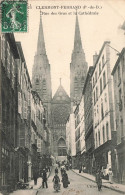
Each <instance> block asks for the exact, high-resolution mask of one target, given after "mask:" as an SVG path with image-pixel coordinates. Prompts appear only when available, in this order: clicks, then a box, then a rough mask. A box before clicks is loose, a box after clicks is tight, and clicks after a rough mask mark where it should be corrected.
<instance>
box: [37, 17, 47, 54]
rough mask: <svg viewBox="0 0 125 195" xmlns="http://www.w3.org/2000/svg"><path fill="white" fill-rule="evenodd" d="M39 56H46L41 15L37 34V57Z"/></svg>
mask: <svg viewBox="0 0 125 195" xmlns="http://www.w3.org/2000/svg"><path fill="white" fill-rule="evenodd" d="M40 54H46V49H45V41H44V33H43V25H42V16H41V14H40V24H39V34H38V42H37V55H40Z"/></svg>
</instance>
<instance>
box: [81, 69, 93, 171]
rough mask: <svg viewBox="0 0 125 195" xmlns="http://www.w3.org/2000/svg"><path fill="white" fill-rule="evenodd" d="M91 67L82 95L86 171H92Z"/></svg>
mask: <svg viewBox="0 0 125 195" xmlns="http://www.w3.org/2000/svg"><path fill="white" fill-rule="evenodd" d="M92 72H93V67H92V66H91V67H89V70H88V74H87V77H86V81H85V85H84V88H83V95H84V113H85V115H84V119H85V120H84V123H85V143H86V163H85V166H86V168H87V172H89V173H93V171H94V170H93V169H94V162H93V151H94V133H93V103H92V79H91V75H92Z"/></svg>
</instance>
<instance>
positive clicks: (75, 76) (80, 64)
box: [70, 15, 88, 111]
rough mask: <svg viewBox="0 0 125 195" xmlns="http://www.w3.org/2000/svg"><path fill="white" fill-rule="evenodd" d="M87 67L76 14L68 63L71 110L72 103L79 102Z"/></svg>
mask: <svg viewBox="0 0 125 195" xmlns="http://www.w3.org/2000/svg"><path fill="white" fill-rule="evenodd" d="M87 69H88V65H87V62H86V59H85V53H84V50H83V48H82V41H81V35H80V29H79V22H78V16H77V15H76V23H75V37H74V48H73V52H72V58H71V64H70V98H71V111H72V108H73V105H76V104H78V103H79V102H80V99H81V95H82V90H83V86H84V82H85V79H86V75H87Z"/></svg>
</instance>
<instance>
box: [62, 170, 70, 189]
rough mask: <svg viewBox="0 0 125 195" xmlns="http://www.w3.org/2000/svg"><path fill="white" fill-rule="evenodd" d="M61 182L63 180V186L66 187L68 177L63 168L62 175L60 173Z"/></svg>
mask: <svg viewBox="0 0 125 195" xmlns="http://www.w3.org/2000/svg"><path fill="white" fill-rule="evenodd" d="M62 182H63V187H64V188H67V187H68V184H69V179H68V175H67V173H66V171H65V170H64V172H63V175H62Z"/></svg>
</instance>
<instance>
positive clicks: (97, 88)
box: [96, 87, 98, 101]
mask: <svg viewBox="0 0 125 195" xmlns="http://www.w3.org/2000/svg"><path fill="white" fill-rule="evenodd" d="M97 100H98V87H96V101H97Z"/></svg>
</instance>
